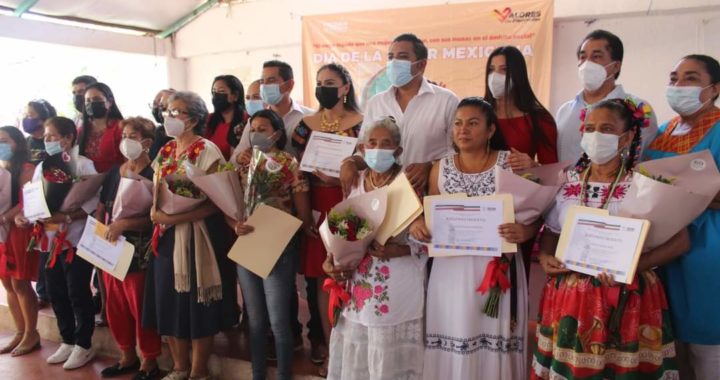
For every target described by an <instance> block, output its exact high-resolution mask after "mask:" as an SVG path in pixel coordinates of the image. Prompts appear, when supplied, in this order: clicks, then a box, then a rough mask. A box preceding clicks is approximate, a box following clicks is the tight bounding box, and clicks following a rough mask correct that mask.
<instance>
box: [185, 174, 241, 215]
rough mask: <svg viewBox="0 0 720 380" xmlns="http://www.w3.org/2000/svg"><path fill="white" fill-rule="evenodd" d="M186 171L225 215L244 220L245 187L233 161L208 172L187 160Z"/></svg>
mask: <svg viewBox="0 0 720 380" xmlns="http://www.w3.org/2000/svg"><path fill="white" fill-rule="evenodd" d="M185 173H186V174H187V176H188V178H189V179H190V180H191V181H192V182H193V183H194V184H195V186H197V187H198V188H199V189H200V190H201V191H202V192H203V193H205V194H206V195H207V197H208V198H210V200H211V201H212V202H213V203H214V204H215V205H216V206H217V207H218V208H219V209H220V210H222V211H223V212H224V213H225V215H227V216H228V217H230V218H231V219H233V220H236V221H240V220H243V216H244V213H245V202H244V201H243V189H242V185H241V183H240V177H239V175H238V173H237V171H236V170H235V166H233V164H232V163H230V162H228V163H226V164H222V165H219V166H218V168H217V171H216V172H214V173H210V174H207V173H206V172H205V171H204V170H202V169H200V168H198V167H196V166H193V165H190V164H188V163H187V162H186V165H185Z"/></svg>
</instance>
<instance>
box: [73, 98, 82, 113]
mask: <svg viewBox="0 0 720 380" xmlns="http://www.w3.org/2000/svg"><path fill="white" fill-rule="evenodd" d="M73 105H74V106H75V109H76V110H77V111H78V112H80V113H82V112H83V110H85V95H75V96H74V97H73Z"/></svg>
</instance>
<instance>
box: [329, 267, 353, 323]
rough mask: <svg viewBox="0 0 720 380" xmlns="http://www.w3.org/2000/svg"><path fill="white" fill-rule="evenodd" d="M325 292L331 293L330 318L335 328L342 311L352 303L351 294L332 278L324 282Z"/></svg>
mask: <svg viewBox="0 0 720 380" xmlns="http://www.w3.org/2000/svg"><path fill="white" fill-rule="evenodd" d="M323 290H324V291H326V292H328V293H330V302H328V317H329V319H330V324H331V325H333V326H335V323H337V316H338V315H339V314H340V310H342V308H343V307H345V305H346V304H347V303H348V302H349V301H350V293H348V292H347V291H346V290H345V288H344V287H343V286H342V285H340V284H339V283H338V282H337V281H335V280H333V279H332V278H326V279H325V282H323Z"/></svg>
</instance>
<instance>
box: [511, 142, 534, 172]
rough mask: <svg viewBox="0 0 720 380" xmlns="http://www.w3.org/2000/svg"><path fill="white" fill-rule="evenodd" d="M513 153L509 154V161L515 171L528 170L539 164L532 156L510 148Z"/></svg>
mask: <svg viewBox="0 0 720 380" xmlns="http://www.w3.org/2000/svg"><path fill="white" fill-rule="evenodd" d="M510 150H511V153H510V155H508V158H507V162H508V164H509V165H510V168H511V169H512V170H513V171H518V170H526V169H530V168H534V167H536V166H538V163H537V162H535V160H533V159H532V158H531V157H530V156H528V155H527V154H526V153H523V152H521V151H519V150H517V149H515V148H510Z"/></svg>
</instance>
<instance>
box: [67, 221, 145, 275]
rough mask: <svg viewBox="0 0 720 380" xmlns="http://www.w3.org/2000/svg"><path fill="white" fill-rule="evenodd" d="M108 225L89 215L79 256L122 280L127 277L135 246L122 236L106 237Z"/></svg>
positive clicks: (78, 249)
mask: <svg viewBox="0 0 720 380" xmlns="http://www.w3.org/2000/svg"><path fill="white" fill-rule="evenodd" d="M107 229H108V226H106V225H104V224H102V223H100V222H99V221H98V220H97V219H95V218H93V217H92V216H88V217H87V222H85V230H84V231H83V234H82V237H81V238H80V242H79V243H78V246H77V254H78V256H80V257H82V258H83V259H85V260H86V261H87V262H89V263H90V264H93V265H94V266H96V267H98V268H100V269H102V270H103V271H105V272H107V273H108V274H110V275H112V276H113V277H115V278H117V279H118V280H120V281H123V280H124V279H125V275H127V271H128V269H130V262H131V261H132V258H133V253H134V252H135V247H134V246H133V245H132V244H130V243H128V242H127V241H126V240H125V237H124V236H120V237H119V238H118V240H116V241H114V242H111V241H108V240H107V239H105V234H106V233H107Z"/></svg>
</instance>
